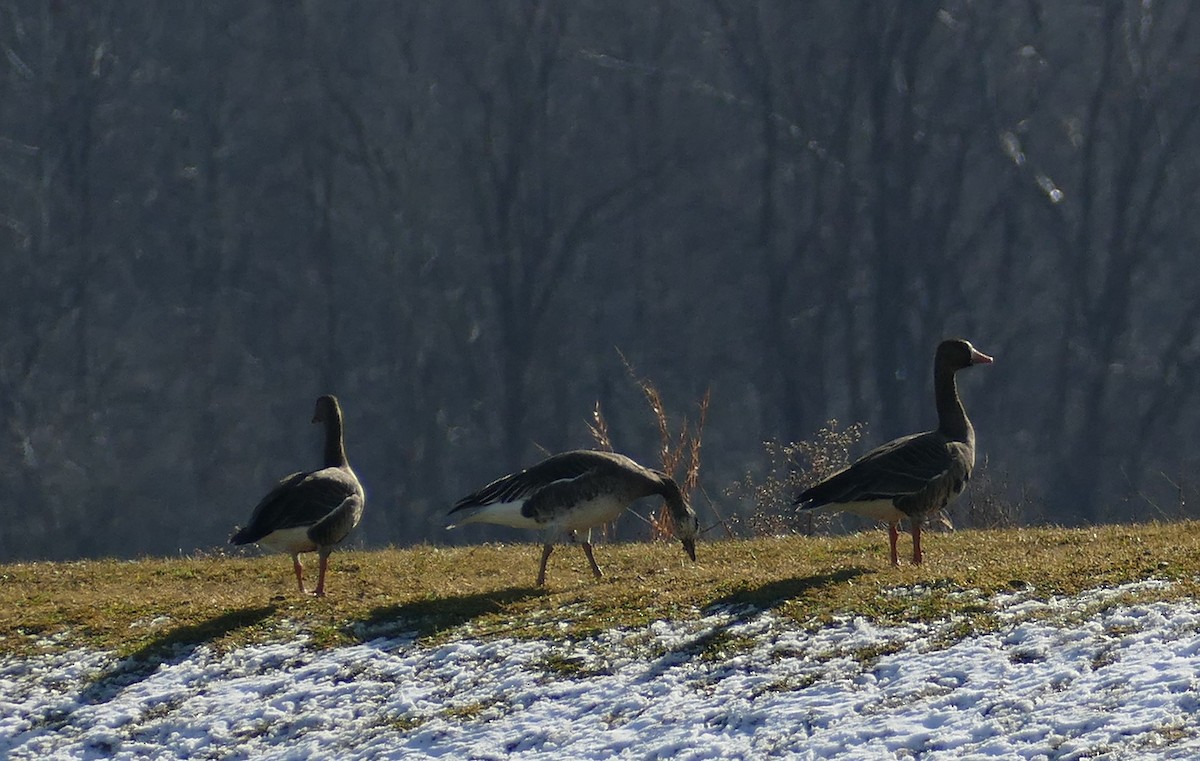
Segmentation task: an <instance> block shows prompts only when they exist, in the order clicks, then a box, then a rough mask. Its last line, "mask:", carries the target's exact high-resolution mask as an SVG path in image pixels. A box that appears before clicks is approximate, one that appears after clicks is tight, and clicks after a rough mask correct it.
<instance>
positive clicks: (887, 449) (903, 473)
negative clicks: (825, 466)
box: [795, 431, 954, 509]
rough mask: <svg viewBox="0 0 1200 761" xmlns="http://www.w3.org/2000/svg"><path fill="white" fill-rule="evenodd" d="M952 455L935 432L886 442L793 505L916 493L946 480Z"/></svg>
mask: <svg viewBox="0 0 1200 761" xmlns="http://www.w3.org/2000/svg"><path fill="white" fill-rule="evenodd" d="M953 466H954V454H953V453H952V452H951V450H950V448H949V447H948V446H947V442H946V440H945V438H944V437H943V436H941V435H939V434H938V433H937V432H936V431H930V432H927V433H918V434H913V435H912V436H905V437H904V438H900V439H896V440H895V441H891V442H888V443H887V444H884V445H883V446H881V447H879V448H877V449H873V450H871V451H870V452H868V453H867V454H865V455H863V456H862V457H861V458H860V459H859V460H857V461H856V462H854V464H852V465H850V466H849V467H848V468H845V469H844V470H841V471H838V472H837V473H834V474H833V475H832V476H830V477H829V478H827V479H825V480H824V481H821V482H820V483H818V484H816V485H814V486H812V487H809V488H808V489H806V490H804V491H803V492H801V494H800V496H799V497H797V498H796V502H795V504H796V505H798V506H800V507H801V508H802V509H810V508H814V507H820V506H821V505H827V504H831V503H839V504H840V503H848V502H868V501H873V500H884V499H896V498H899V497H905V496H908V495H912V494H916V493H918V492H920V491H922V490H924V489H926V488H928V487H929V485H930V482H932V481H934V480H936V479H939V478H943V477H945V476H946V475H947V474H948V473H949V472H950V471H951V469H952V468H953Z"/></svg>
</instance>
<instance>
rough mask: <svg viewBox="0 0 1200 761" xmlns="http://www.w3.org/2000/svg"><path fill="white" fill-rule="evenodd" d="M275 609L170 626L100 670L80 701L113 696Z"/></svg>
mask: <svg viewBox="0 0 1200 761" xmlns="http://www.w3.org/2000/svg"><path fill="white" fill-rule="evenodd" d="M274 613H275V606H274V605H267V606H263V607H257V608H243V609H241V610H231V611H227V612H225V613H222V614H221V615H219V616H216V617H214V618H210V619H208V620H207V621H202V622H200V623H198V624H188V625H185V626H176V627H175V628H173V629H167V630H165V631H163V632H162V633H161V634H159V635H158V636H156V637H154V638H153V639H152V640H150V641H149V642H147V643H146V644H144V645H142V646H141V647H140V648H138V649H137V651H135V652H133V653H131V654H130V655H129V656H128V657H126V658H123V659H121V660H120V661H117V662H116V663H114V664H113V665H112V666H110V667H109V668H107V669H105V670H104V671H102V672H100V674H98V675H97V676H96V678H95V679H93V680H92V683H91V684H90V685H88V686H87V687H86V688H85V689H84V690H83V692H81V693H80V694H79V702H80V703H81V704H83V705H90V704H95V703H103V702H106V701H108V700H111V699H112V697H113V696H114V695H115V694H116V693H117V692H119V691H120V690H121V689H123V688H125V687H128V686H129V685H131V684H135V683H137V682H140V681H142V680H143V679H145V678H146V677H148V676H150V675H151V674H153V673H154V672H155V671H157V670H158V668H159V667H160V666H162V665H163V664H174V663H179V662H181V661H183V660H186V659H187V658H188V656H190V655H191V654H192V653H193V652H195V650H196V648H197V647H199V646H200V645H203V644H205V643H208V642H212V641H213V640H214V639H217V638H218V637H223V636H225V635H226V634H229V633H230V632H234V631H237V630H238V629H244V628H246V627H248V626H254V625H256V624H258V623H261V622H262V621H263V620H265V619H267V618H269V617H270V616H271V615H272V614H274Z"/></svg>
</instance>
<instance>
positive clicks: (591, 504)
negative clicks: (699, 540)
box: [446, 450, 699, 587]
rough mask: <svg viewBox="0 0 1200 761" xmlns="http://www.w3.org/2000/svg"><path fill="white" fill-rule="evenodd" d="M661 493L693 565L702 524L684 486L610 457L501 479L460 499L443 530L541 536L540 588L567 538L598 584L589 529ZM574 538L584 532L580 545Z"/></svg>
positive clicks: (568, 460) (581, 458)
mask: <svg viewBox="0 0 1200 761" xmlns="http://www.w3.org/2000/svg"><path fill="white" fill-rule="evenodd" d="M656 494H657V495H659V496H661V497H662V498H663V499H664V500H665V501H666V504H667V508H668V509H669V510H670V511H671V515H672V517H673V518H674V519H675V521H674V523H675V536H676V537H677V538H678V539H679V540H680V542H682V543H683V549H684V551H685V552H687V555H688V557H690V558H691V559H692V561H693V562H694V561H695V560H696V535H697V534H698V533H699V523H698V521H697V519H696V513H695V512H694V511H693V510H692V508H691V507H690V506H689V505H688V504H687V502H686V501H685V500H684V498H683V494H682V493H681V492H680V491H679V485H678V484H676V483H675V480H674V479H672V478H671V477H670V476H668V475H666V474H665V473H662V472H661V471H657V470H651V469H650V468H646V467H643V466H641V465H639V464H638V463H636V462H634V461H633V460H631V459H630V458H628V457H626V456H624V455H620V454H615V453H612V452H593V451H588V450H576V451H572V452H564V453H562V454H557V455H554V456H553V457H550V458H548V459H546V460H543V461H542V462H540V463H538V464H537V465H534V466H533V467H531V468H527V469H525V470H522V471H520V472H519V473H512V474H509V475H507V476H504V477H502V478H498V479H496V480H495V481H493V482H491V483H490V484H488V485H487V486H485V487H483V488H482V489H480V490H479V491H477V492H475V493H473V494H469V495H467V496H465V497H463V498H462V499H460V500H459V501H458V502H457V503H456V504H455V505H454V507H453V508H452V509H451V510H450V516H451V517H452V518H453V519H454V522H453V523H451V524H450V525H448V526H447V527H446V528H455V527H457V526H462V525H466V524H468V523H494V524H498V525H501V526H512V527H514V528H529V529H540V530H542V531H543V532H544V534H545V541H544V544H543V546H542V562H541V565H539V567H538V576H537V585H538V586H539V587H540V586H544V585H545V583H546V561H548V560H549V559H550V553H551V552H552V551H553V550H554V543H555V541H556V540H557V539H560V538H563V537H565V538H566V539H568V540H569V541H570V542H572V543H577V544H579V545H581V546H582V547H583V554H584V555H586V556H587V559H588V563H589V564H591V566H592V573H593V574H594V575H595V577H596V578H597V579H598V578H601V577H602V576H603V575H604V574H603V573H602V572H601V570H600V566H599V565H597V564H596V556H595V555H594V554H592V542H591V539H592V529H593V528H594V527H596V526H600V525H602V524H604V523H608V522H610V521H613V520H615V519H616V518H617V516H619V515H620V514H621V513H622V512H624V511H625V509H626V508H628V507H629V506H630V504H632V503H633V501H634V500H636V499H640V498H641V497H649V496H653V495H656ZM577 531H586V532H587V534H586V535H585V537H584V539H583V541H580V540H579V537H578V535H577V534H576V532H577Z"/></svg>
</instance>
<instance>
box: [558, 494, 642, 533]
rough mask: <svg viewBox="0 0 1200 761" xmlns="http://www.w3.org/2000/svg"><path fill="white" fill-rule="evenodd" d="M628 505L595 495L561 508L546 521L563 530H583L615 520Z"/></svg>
mask: <svg viewBox="0 0 1200 761" xmlns="http://www.w3.org/2000/svg"><path fill="white" fill-rule="evenodd" d="M628 506H629V505H628V504H627V503H625V502H622V501H621V500H618V499H613V498H612V497H608V496H605V497H597V498H596V499H592V500H588V501H587V502H580V503H578V504H576V505H574V506H572V507H571V508H570V509H569V510H562V511H560V512H559V513H558V514H557V515H554V516H552V517H551V518H550V520H548V521H547V522H546V525H547V526H548V527H551V528H557V529H562V530H564V531H584V530H587V529H590V528H594V527H596V526H602V525H604V524H605V523H609V522H611V521H615V520H616V519H617V517H618V516H620V515H621V513H623V512H625V508H626V507H628Z"/></svg>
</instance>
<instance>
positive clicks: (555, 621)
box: [0, 522, 1200, 660]
mask: <svg viewBox="0 0 1200 761" xmlns="http://www.w3.org/2000/svg"><path fill="white" fill-rule="evenodd" d="M926 549H927V553H928V554H927V558H928V560H927V562H926V564H925V565H924V566H921V567H912V566H901V567H900V568H896V569H893V568H891V567H889V566H888V564H887V557H886V555H887V552H886V539H885V536H884V534H883V533H882V532H879V531H872V532H866V533H863V534H859V535H855V536H842V537H818V538H806V537H800V536H789V537H777V538H762V539H746V540H726V541H719V542H709V543H705V544H702V545H701V546H700V547H699V562H698V563H695V564H693V563H691V562H689V561H687V560H686V558H685V557H684V556H683V553H682V552H680V551H679V549H678V547H676V546H674V545H673V544H666V543H659V542H655V543H647V544H617V545H604V546H600V547H598V548H597V555H598V556H599V560H600V562H601V563H602V564H603V565H604V566H605V568H606V572H607V576H606V578H605V579H603V580H601V581H595V580H593V579H592V576H591V573H590V572H589V571H588V567H587V564H586V561H585V560H584V558H583V555H582V553H580V552H576V551H572V548H565V549H562V550H560V552H559V553H556V554H555V557H554V558H553V559H552V561H551V562H552V563H554V569H553V570H554V572H553V573H552V574H551V576H550V580H549V583H548V585H547V587H546V588H545V589H538V588H536V587H534V585H533V579H534V575H535V571H536V567H537V560H538V551H537V548H536V547H535V546H533V545H480V546H475V547H459V548H439V547H429V546H424V547H416V548H413V549H405V550H394V549H393V550H380V551H375V552H344V553H338V554H335V555H334V556H333V561H332V571H331V577H330V582H329V589H330V596H329V597H327V598H324V599H315V598H302V597H300V596H299V595H298V594H297V593H296V591H295V588H294V586H293V579H292V576H291V568H290V563H289V562H288V560H287V558H286V557H283V556H278V555H276V556H264V557H260V558H216V557H199V558H187V559H170V560H164V559H147V560H139V561H88V562H75V563H23V564H14V565H6V566H0V609H2V610H4V611H5V614H4V617H3V619H0V653H10V654H22V653H29V652H37V651H39V650H43V649H45V648H54V647H69V646H88V647H93V648H103V649H110V650H114V651H117V652H119V653H121V654H124V655H134V656H138V657H139V658H142V659H145V660H154V659H158V658H162V657H166V656H168V655H169V654H172V653H178V652H179V651H180V650H181V649H182V650H187V649H190V648H195V647H196V646H199V645H208V646H213V647H216V648H218V649H222V648H228V647H233V646H237V645H242V644H246V643H250V642H264V641H276V640H286V639H291V638H293V637H295V636H296V635H297V633H298V632H300V633H304V634H305V635H307V636H308V637H310V638H311V641H312V642H313V645H314V646H316V647H323V646H331V645H337V644H344V643H350V642H356V641H362V640H365V639H371V638H374V637H377V636H381V635H384V634H398V633H403V632H413V633H415V634H416V635H417V636H421V637H425V638H434V639H436V638H439V637H450V636H459V635H460V634H464V633H470V634H472V635H473V636H481V637H491V636H514V637H550V638H555V639H559V638H563V637H570V636H575V637H577V636H585V635H587V634H588V633H591V632H594V631H598V630H603V629H609V628H613V627H637V626H641V625H644V624H647V623H649V622H651V621H653V620H656V619H663V618H665V619H681V618H682V619H688V618H695V617H697V616H699V615H702V614H704V613H705V612H711V611H712V610H715V609H718V608H722V607H728V608H730V609H734V610H746V611H750V612H753V611H758V610H766V609H772V610H775V611H776V612H777V613H779V614H781V615H784V616H788V617H791V618H793V619H795V620H796V621H798V622H800V623H801V624H802V625H818V624H819V623H820V622H822V621H826V620H829V619H830V618H831V617H834V616H838V615H847V614H853V615H862V616H866V617H869V618H872V619H875V620H879V621H884V622H897V621H904V620H912V619H921V620H950V619H952V618H953V619H954V620H957V621H961V622H962V623H961V626H962V628H963V630H964V631H963V633H964V634H965V633H969V631H970V630H974V629H977V628H981V627H986V626H988V616H989V610H988V609H987V608H986V606H985V605H983V604H981V600H985V599H986V598H987V597H988V596H990V595H992V594H994V593H996V592H1000V591H1005V590H1014V589H1022V590H1027V593H1028V594H1031V595H1033V596H1035V597H1046V596H1049V595H1052V594H1073V593H1078V592H1080V591H1083V590H1086V589H1091V588H1096V587H1106V586H1113V585H1116V584H1121V583H1125V582H1130V581H1138V580H1142V579H1146V578H1161V579H1170V580H1174V581H1177V582H1178V583H1177V584H1175V585H1173V586H1172V587H1171V588H1170V589H1166V590H1148V591H1145V592H1141V593H1139V595H1142V596H1143V597H1148V598H1158V597H1161V598H1173V597H1178V596H1181V595H1195V594H1196V593H1197V592H1200V589H1198V588H1197V586H1198V585H1197V582H1196V579H1197V578H1198V577H1200V524H1198V523H1194V522H1187V523H1170V524H1145V525H1138V526H1104V527H1098V528H1093V529H1056V528H1045V529H1014V530H996V531H960V532H957V533H954V534H947V535H939V536H936V537H932V536H931V537H930V539H929V541H928V542H927V548H926ZM917 585H920V587H921V588H922V589H923V590H925V591H924V593H922V594H920V595H911V594H897V593H896V591H897V590H904V589H908V588H912V587H915V586H917ZM964 590H966V591H970V592H971V594H965V595H964V594H962V592H963V591H964Z"/></svg>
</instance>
